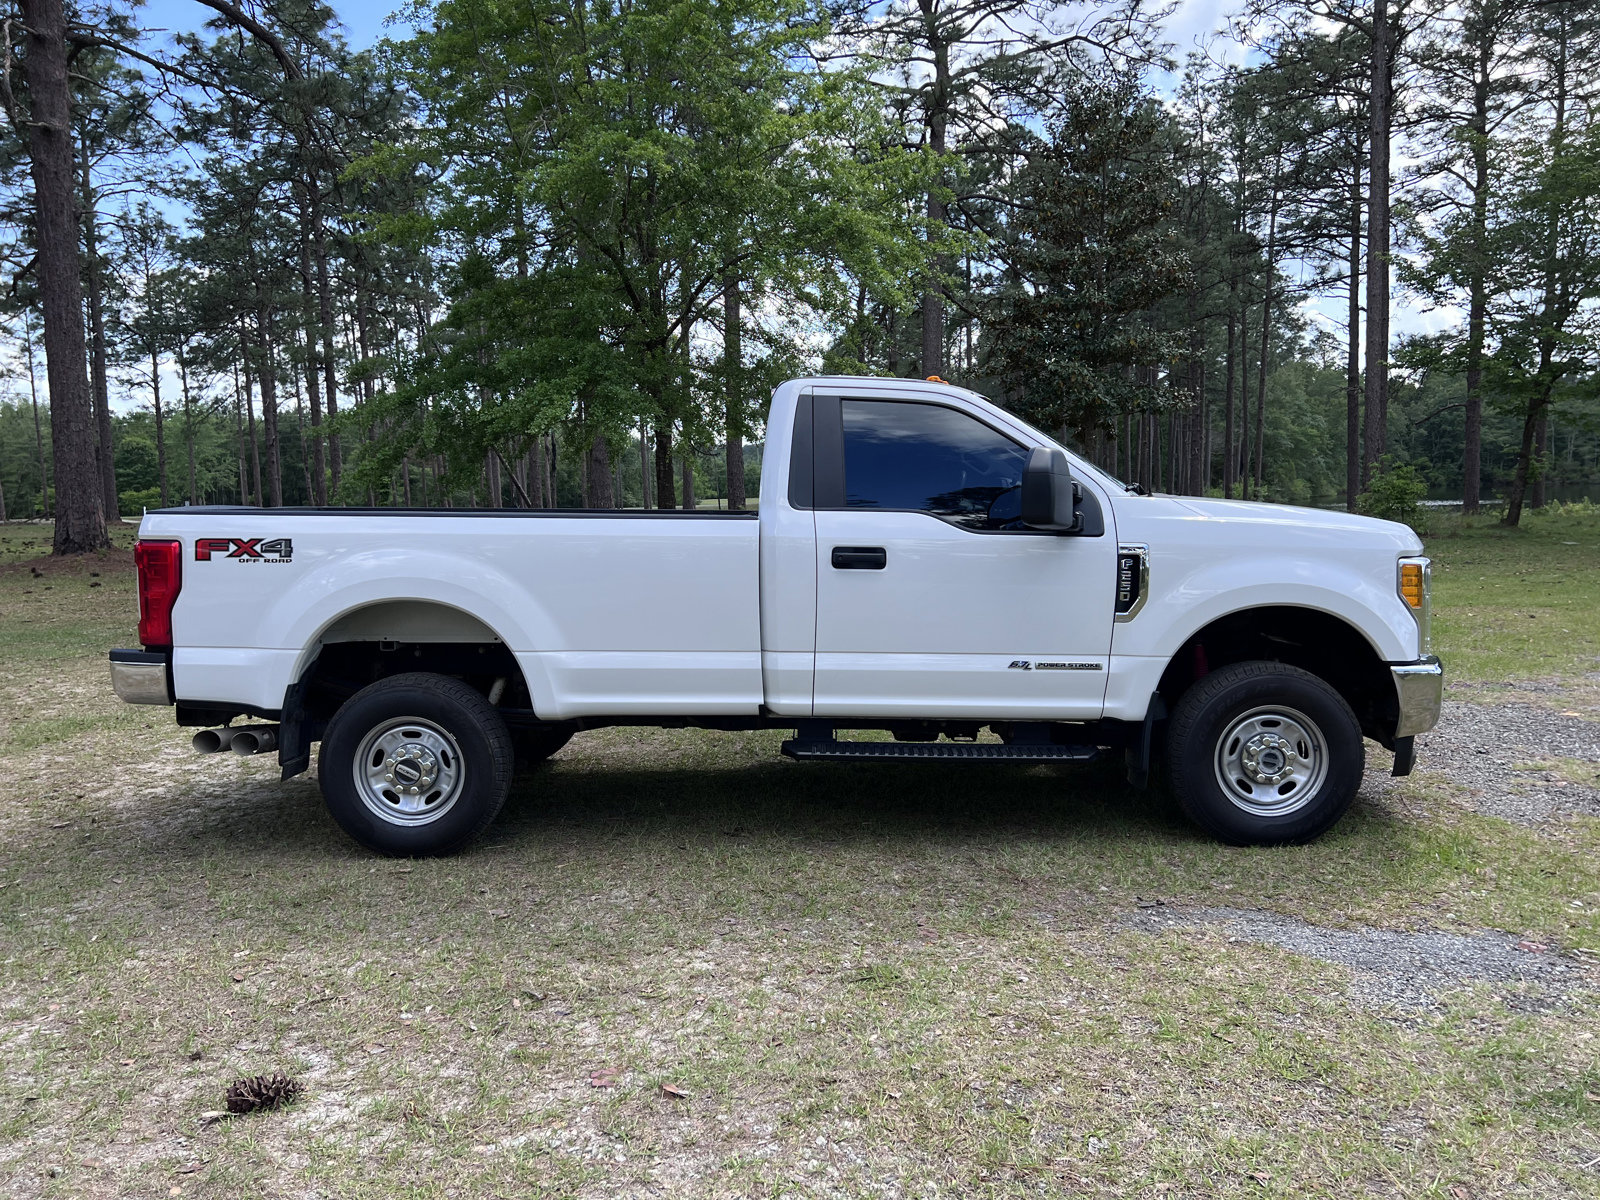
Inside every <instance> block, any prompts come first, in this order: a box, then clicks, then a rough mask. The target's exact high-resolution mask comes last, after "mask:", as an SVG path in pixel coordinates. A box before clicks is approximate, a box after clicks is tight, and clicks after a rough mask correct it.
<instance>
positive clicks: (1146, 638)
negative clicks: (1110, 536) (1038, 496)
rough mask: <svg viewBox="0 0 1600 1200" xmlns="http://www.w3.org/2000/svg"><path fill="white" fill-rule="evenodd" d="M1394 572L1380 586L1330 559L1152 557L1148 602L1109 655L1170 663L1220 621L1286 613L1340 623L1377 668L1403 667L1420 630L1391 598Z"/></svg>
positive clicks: (1367, 571)
mask: <svg viewBox="0 0 1600 1200" xmlns="http://www.w3.org/2000/svg"><path fill="white" fill-rule="evenodd" d="M1364 557H1366V558H1371V557H1372V554H1371V552H1370V551H1367V552H1365V556H1364ZM1180 569H1181V574H1179V575H1178V576H1177V577H1174V574H1175V571H1176V570H1180ZM1392 571H1393V568H1392V567H1391V573H1390V574H1388V575H1386V576H1385V577H1384V578H1382V579H1381V580H1380V579H1379V578H1377V577H1376V573H1375V572H1374V570H1373V569H1372V567H1371V565H1370V564H1362V565H1361V566H1357V565H1354V564H1351V563H1348V562H1341V561H1339V560H1338V559H1337V558H1332V557H1328V558H1323V557H1319V558H1315V559H1312V558H1305V559H1285V558H1284V557H1283V556H1282V555H1281V554H1277V553H1271V552H1262V553H1259V554H1239V553H1234V554H1230V555H1228V556H1227V557H1226V558H1225V559H1222V560H1216V559H1212V560H1210V561H1208V562H1205V563H1203V564H1201V563H1194V564H1185V563H1184V561H1183V559H1182V558H1181V557H1180V556H1177V555H1172V556H1164V555H1161V554H1159V553H1156V552H1152V555H1151V563H1150V592H1149V599H1148V600H1147V602H1146V603H1145V605H1144V607H1143V608H1142V609H1141V610H1140V612H1139V614H1138V615H1137V616H1136V617H1134V619H1133V620H1131V621H1128V622H1126V623H1123V624H1118V625H1117V626H1116V628H1115V630H1114V632H1113V634H1112V645H1111V649H1112V653H1113V654H1118V655H1132V656H1148V657H1156V658H1161V659H1164V660H1165V659H1170V658H1171V657H1172V656H1173V655H1174V654H1176V653H1177V652H1178V649H1179V648H1180V647H1181V646H1182V645H1183V644H1184V643H1185V642H1187V641H1188V640H1189V639H1190V638H1191V637H1193V636H1194V635H1195V634H1196V633H1198V632H1199V631H1200V630H1201V629H1203V628H1205V627H1206V626H1207V625H1209V624H1211V623H1212V622H1213V621H1215V620H1218V619H1219V618H1221V617H1225V616H1228V615H1230V614H1232V613H1236V612H1242V611H1246V610H1249V609H1252V608H1267V607H1291V608H1308V609H1314V610H1315V611H1317V612H1323V613H1327V614H1329V615H1330V616H1334V617H1338V618H1339V619H1340V620H1342V621H1344V622H1345V623H1346V624H1347V625H1350V626H1351V627H1352V628H1354V629H1355V630H1356V631H1357V632H1358V633H1360V634H1361V635H1362V636H1363V637H1365V638H1366V639H1367V641H1368V642H1369V643H1370V644H1371V646H1372V648H1373V650H1374V651H1375V652H1376V653H1377V655H1378V658H1379V659H1380V660H1381V661H1383V662H1408V661H1411V660H1413V659H1415V658H1416V657H1417V653H1418V650H1417V624H1416V621H1415V619H1414V618H1413V617H1412V616H1411V612H1410V610H1409V609H1408V608H1406V606H1405V602H1404V601H1403V600H1401V599H1400V596H1399V595H1398V593H1397V592H1396V591H1395V580H1394V577H1393V574H1392Z"/></svg>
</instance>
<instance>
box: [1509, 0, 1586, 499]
mask: <svg viewBox="0 0 1600 1200" xmlns="http://www.w3.org/2000/svg"><path fill="white" fill-rule="evenodd" d="M1556 18H1557V20H1558V21H1559V22H1560V24H1559V25H1558V26H1557V29H1558V31H1559V34H1558V41H1557V58H1556V62H1555V63H1554V64H1553V65H1554V68H1555V95H1554V100H1553V106H1554V110H1555V111H1554V114H1553V115H1554V119H1553V121H1552V123H1551V128H1550V134H1549V145H1550V152H1551V158H1552V159H1553V160H1559V159H1561V158H1562V157H1563V155H1564V150H1565V145H1566V137H1567V87H1568V61H1567V30H1568V26H1567V20H1568V19H1569V18H1568V15H1567V13H1566V12H1565V11H1563V10H1559V9H1558V10H1556ZM1544 205H1545V228H1544V248H1543V249H1544V271H1543V274H1544V280H1543V284H1542V286H1541V295H1540V298H1539V311H1540V315H1541V317H1542V318H1543V326H1544V327H1543V328H1542V329H1541V330H1540V333H1539V374H1538V378H1539V380H1540V389H1539V391H1538V393H1537V394H1536V395H1534V396H1533V397H1531V398H1530V399H1529V402H1528V411H1527V414H1526V417H1525V419H1524V421H1523V423H1522V446H1521V448H1520V451H1519V453H1518V454H1517V471H1516V476H1515V477H1514V478H1513V479H1512V482H1511V495H1510V496H1508V497H1507V498H1506V515H1505V516H1504V517H1502V518H1501V520H1500V523H1501V524H1502V525H1512V526H1514V525H1517V524H1518V523H1520V522H1521V520H1522V505H1523V501H1524V499H1525V497H1526V495H1527V491H1528V485H1529V484H1530V483H1531V482H1532V481H1534V480H1535V479H1536V478H1537V476H1538V473H1540V472H1541V471H1542V468H1543V465H1544V464H1543V462H1542V461H1541V460H1542V458H1543V453H1544V439H1545V430H1546V421H1547V419H1548V416H1549V409H1550V397H1551V396H1552V395H1553V394H1554V392H1555V386H1556V379H1557V375H1556V373H1555V370H1554V360H1555V351H1556V339H1557V337H1558V336H1559V335H1558V332H1557V329H1556V327H1553V326H1552V325H1551V324H1550V314H1551V310H1552V309H1554V308H1556V307H1557V306H1558V305H1559V304H1561V303H1562V300H1561V296H1560V291H1559V289H1560V286H1561V285H1560V263H1559V256H1560V253H1561V242H1560V235H1561V216H1562V208H1563V206H1562V205H1561V204H1560V202H1559V201H1557V202H1552V201H1551V200H1548V199H1547V200H1545V201H1544ZM1535 495H1536V499H1535V504H1537V503H1538V501H1539V499H1542V494H1541V493H1539V492H1538V490H1537V488H1536V492H1535Z"/></svg>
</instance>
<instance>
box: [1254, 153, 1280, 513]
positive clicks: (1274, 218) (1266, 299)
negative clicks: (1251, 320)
mask: <svg viewBox="0 0 1600 1200" xmlns="http://www.w3.org/2000/svg"><path fill="white" fill-rule="evenodd" d="M1277 279H1278V172H1277V166H1276V164H1274V167H1273V179H1272V215H1271V217H1270V218H1269V219H1268V222H1267V275H1266V282H1265V286H1264V287H1263V289H1262V292H1261V358H1260V361H1259V363H1258V365H1257V375H1256V499H1257V500H1259V499H1261V489H1262V485H1263V484H1264V483H1265V482H1266V476H1267V460H1266V449H1267V360H1268V358H1269V357H1270V356H1271V353H1272V290H1273V285H1274V284H1275V283H1276V282H1277Z"/></svg>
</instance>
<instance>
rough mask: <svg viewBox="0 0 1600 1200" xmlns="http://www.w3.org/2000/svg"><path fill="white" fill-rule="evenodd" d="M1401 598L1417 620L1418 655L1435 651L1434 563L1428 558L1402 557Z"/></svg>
mask: <svg viewBox="0 0 1600 1200" xmlns="http://www.w3.org/2000/svg"><path fill="white" fill-rule="evenodd" d="M1399 589H1400V598H1401V599H1402V600H1404V601H1405V602H1406V607H1407V608H1409V609H1410V610H1411V615H1412V616H1413V617H1415V618H1416V620H1417V644H1418V647H1419V648H1418V651H1417V653H1418V655H1419V656H1420V655H1424V654H1429V653H1432V651H1433V595H1432V593H1433V563H1432V562H1430V561H1429V560H1428V559H1426V558H1402V559H1401V560H1400V578H1399Z"/></svg>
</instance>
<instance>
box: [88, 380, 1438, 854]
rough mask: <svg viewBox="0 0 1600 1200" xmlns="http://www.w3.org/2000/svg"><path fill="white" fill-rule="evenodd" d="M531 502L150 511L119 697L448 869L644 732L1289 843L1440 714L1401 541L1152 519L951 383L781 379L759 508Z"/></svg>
mask: <svg viewBox="0 0 1600 1200" xmlns="http://www.w3.org/2000/svg"><path fill="white" fill-rule="evenodd" d="M1142 482H1143V483H1146V484H1148V483H1149V482H1151V481H1149V480H1144V481H1142ZM519 498H521V497H520V493H514V492H508V493H505V494H503V495H502V496H501V497H500V498H499V499H500V504H501V505H502V506H500V507H494V508H487V509H467V510H463V509H359V508H273V509H259V508H242V507H189V508H172V509H161V510H158V511H155V512H151V513H148V514H146V516H145V518H144V522H143V524H142V525H141V527H140V539H141V540H140V542H139V545H138V547H137V549H136V552H135V556H136V559H137V562H138V568H139V603H140V611H139V636H140V641H141V643H142V647H141V648H140V649H137V650H132V649H130V650H113V651H112V652H111V673H112V682H113V684H114V686H115V687H116V690H117V693H118V694H119V695H120V696H122V697H123V699H125V700H128V701H130V702H135V703H144V704H168V705H173V706H175V712H176V717H177V720H178V722H179V723H180V724H183V725H188V726H192V727H194V728H196V729H198V730H199V732H198V733H197V734H196V736H195V739H194V744H195V748H196V749H198V750H201V751H218V750H226V749H230V748H231V749H232V750H234V751H236V752H237V753H240V754H245V755H250V754H259V753H264V752H270V751H276V752H277V755H278V762H279V765H280V767H281V770H282V774H283V776H284V777H285V778H287V777H289V776H291V775H294V774H297V773H299V772H301V771H304V770H305V769H306V768H307V767H308V766H309V764H310V761H311V755H312V753H313V752H315V753H316V754H317V756H318V763H319V771H318V775H319V779H320V783H321V787H322V792H323V796H324V798H325V800H326V802H327V805H328V808H329V810H330V812H331V813H332V815H333V816H334V818H335V819H336V820H337V821H338V822H339V824H340V825H341V826H343V828H344V829H345V830H346V831H347V832H349V833H350V835H351V836H353V837H354V838H356V839H357V840H358V841H360V842H361V843H363V844H364V845H366V846H369V847H371V848H372V849H374V850H378V851H380V852H383V853H388V854H439V853H448V852H450V851H453V850H456V849H458V848H460V847H461V846H463V845H465V844H466V843H467V842H468V841H470V840H471V839H472V838H473V837H475V836H476V835H477V834H478V833H479V832H481V831H482V830H483V829H484V827H485V826H486V825H487V824H488V823H489V822H490V821H491V820H492V819H493V818H494V816H495V814H496V813H497V812H498V810H499V808H500V805H501V803H502V802H503V801H504V800H505V797H506V794H507V791H508V790H509V788H510V786H511V780H512V774H513V771H514V769H515V767H516V765H517V761H518V760H521V761H522V762H524V763H530V762H536V761H538V760H539V759H541V758H545V757H548V756H549V755H551V754H554V753H556V752H557V751H559V750H560V749H561V747H562V746H564V745H565V744H566V743H567V741H568V740H569V739H571V738H572V737H574V736H576V735H580V734H582V733H583V732H585V731H587V730H593V729H597V728H602V727H604V726H607V725H614V724H626V725H630V726H637V725H641V724H651V723H659V724H661V725H663V726H672V727H681V726H691V727H697V728H701V729H705V730H716V731H740V730H753V729H784V730H790V731H792V736H791V737H790V738H789V740H787V741H785V742H784V743H783V746H782V749H783V753H784V754H786V755H787V756H789V757H790V758H793V759H796V760H802V761H804V760H810V759H838V760H850V761H857V760H871V761H873V762H878V763H893V762H899V761H903V760H907V759H912V760H918V759H920V760H938V761H950V762H961V763H970V762H988V763H992V764H999V765H1003V764H1006V763H1011V764H1041V763H1044V764H1047V763H1058V764H1065V763H1085V762H1091V761H1094V760H1096V759H1101V758H1105V757H1106V756H1108V755H1120V756H1122V757H1123V758H1124V759H1125V760H1126V764H1127V770H1128V778H1129V780H1130V783H1132V784H1133V785H1135V786H1143V785H1144V784H1145V783H1146V781H1147V780H1148V778H1149V777H1150V772H1151V768H1152V762H1153V761H1155V760H1160V763H1161V765H1162V766H1163V767H1164V769H1163V770H1162V771H1161V772H1160V775H1161V777H1162V778H1163V779H1164V780H1165V781H1166V784H1167V785H1168V786H1170V787H1171V789H1172V790H1173V791H1174V793H1175V794H1176V797H1177V799H1178V801H1179V802H1180V803H1181V805H1182V807H1183V809H1184V811H1185V812H1186V813H1187V814H1188V815H1189V816H1190V817H1191V818H1192V819H1193V820H1194V821H1195V822H1196V823H1198V824H1199V825H1200V826H1201V827H1202V828H1204V829H1205V830H1207V831H1208V832H1210V833H1211V834H1212V835H1214V836H1216V837H1218V838H1220V839H1222V840H1224V841H1227V842H1231V843H1236V844H1257V845H1261V844H1275V843H1283V842H1300V841H1306V840H1308V839H1310V838H1314V837H1316V836H1317V835H1319V834H1321V833H1322V832H1323V831H1324V830H1326V829H1328V828H1329V827H1330V826H1332V825H1333V824H1334V822H1336V821H1337V820H1338V819H1339V818H1340V816H1342V815H1343V813H1344V812H1345V810H1346V809H1347V808H1348V807H1349V805H1350V802H1351V800H1352V798H1353V797H1354V796H1355V792H1356V788H1357V785H1358V784H1359V782H1360V780H1361V777H1362V771H1363V768H1364V764H1365V758H1366V745H1367V742H1368V741H1369V740H1370V741H1372V742H1376V743H1377V744H1379V745H1380V746H1382V747H1384V748H1385V749H1386V750H1388V751H1390V752H1392V754H1393V756H1394V766H1393V770H1394V772H1395V773H1396V774H1405V773H1407V772H1409V771H1410V770H1411V768H1412V765H1413V761H1414V757H1415V754H1414V738H1415V737H1416V735H1417V734H1419V733H1422V732H1424V731H1426V730H1428V729H1430V728H1432V726H1433V725H1434V723H1435V721H1437V719H1438V716H1439V707H1440V697H1441V691H1442V686H1443V683H1442V680H1443V674H1442V670H1441V668H1440V665H1439V661H1438V659H1437V658H1435V657H1433V655H1432V654H1431V652H1430V644H1429V624H1430V619H1431V613H1430V606H1431V599H1430V580H1429V565H1428V560H1427V559H1426V558H1425V557H1423V555H1422V549H1423V547H1422V543H1421V541H1420V540H1419V539H1418V538H1417V535H1416V534H1415V533H1414V532H1412V530H1411V529H1409V528H1407V527H1406V526H1404V525H1399V524H1393V523H1391V522H1387V521H1378V520H1373V519H1370V518H1367V517H1361V516H1355V515H1353V514H1349V513H1344V512H1323V511H1319V510H1315V509H1306V508H1289V507H1284V506H1279V505H1270V504H1256V503H1246V502H1239V501H1231V500H1214V499H1207V498H1203V497H1199V496H1169V495H1150V494H1148V492H1147V489H1146V488H1144V487H1130V486H1127V485H1124V484H1123V483H1122V482H1121V481H1119V480H1117V479H1115V478H1114V477H1113V476H1112V475H1111V474H1109V473H1108V472H1107V471H1106V470H1105V469H1104V468H1103V467H1102V466H1099V465H1097V464H1096V463H1094V462H1092V461H1090V460H1089V459H1087V458H1085V457H1082V456H1080V455H1078V454H1075V453H1073V452H1072V451H1071V450H1069V449H1068V448H1066V447H1065V446H1062V445H1061V444H1059V443H1058V442H1057V441H1056V439H1055V438H1053V437H1052V436H1051V435H1050V434H1047V433H1045V432H1043V431H1042V430H1039V429H1035V428H1034V427H1032V426H1031V425H1029V424H1027V423H1026V422H1024V421H1022V420H1020V419H1019V418H1018V417H1016V416H1015V415H1014V414H1012V413H1010V412H1008V411H1006V410H1005V409H1003V408H1001V407H999V406H998V405H996V404H993V403H991V402H990V401H988V400H986V399H984V398H983V397H982V396H979V395H976V394H974V393H972V392H969V391H966V390H964V389H961V388H957V387H952V386H950V385H948V384H944V383H941V382H938V381H929V382H913V381H909V380H902V379H858V378H849V377H837V376H836V377H827V378H816V379H799V380H792V381H790V382H788V383H785V384H783V385H782V386H781V387H779V388H778V389H777V390H776V392H775V393H774V394H773V396H772V405H771V412H770V416H769V418H768V420H767V427H766V436H765V445H764V448H763V455H762V465H761V479H760V503H759V508H758V509H757V510H755V511H728V510H726V509H722V508H718V509H716V510H712V509H708V508H700V509H690V510H680V509H676V508H671V509H665V510H648V511H646V510H642V509H633V510H618V509H605V510H578V509H547V510H530V509H518V508H515V507H511V506H512V505H514V504H515V503H516V501H517V500H518V499H519ZM669 502H670V501H669ZM264 530H265V532H264ZM268 534H270V536H268ZM312 534H315V536H316V539H317V540H316V542H315V546H316V553H315V554H312V555H305V556H303V557H302V558H301V559H299V560H295V559H294V558H293V547H294V541H295V540H297V539H301V540H303V539H304V538H305V537H307V536H310V535H312ZM190 546H192V547H193V555H192V557H188V556H187V555H186V554H185V548H186V547H190ZM291 561H293V562H295V566H296V569H295V570H294V571H292V572H261V571H238V570H233V569H231V568H230V569H221V568H218V567H215V566H212V565H202V564H217V563H288V562H291ZM874 732H875V733H877V734H878V735H879V736H872V734H873V733H874ZM864 734H865V735H866V736H863V735H864ZM883 734H887V735H888V736H887V737H885V736H881V735H883ZM861 769H863V770H865V769H869V768H868V767H867V766H865V765H864V766H863V767H862V768H861ZM534 778H536V779H539V780H543V781H545V782H543V783H542V784H541V783H535V784H532V785H530V786H559V780H560V776H559V775H546V776H537V777H534ZM889 778H890V779H891V780H892V781H894V783H893V786H902V787H908V788H914V787H918V786H921V785H920V783H919V782H918V780H919V778H920V777H918V776H911V775H905V774H892V775H890V777H889ZM1063 786H1065V785H1063Z"/></svg>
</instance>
